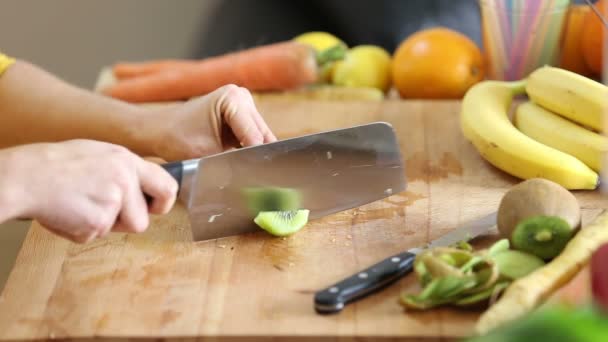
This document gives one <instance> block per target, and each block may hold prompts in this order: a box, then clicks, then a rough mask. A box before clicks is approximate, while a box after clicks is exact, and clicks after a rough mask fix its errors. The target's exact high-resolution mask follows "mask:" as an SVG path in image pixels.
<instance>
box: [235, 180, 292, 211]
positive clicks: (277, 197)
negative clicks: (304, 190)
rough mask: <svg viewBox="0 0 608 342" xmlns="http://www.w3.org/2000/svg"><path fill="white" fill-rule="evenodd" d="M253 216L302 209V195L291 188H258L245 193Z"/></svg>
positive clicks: (249, 189) (247, 190) (246, 190)
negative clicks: (267, 212)
mask: <svg viewBox="0 0 608 342" xmlns="http://www.w3.org/2000/svg"><path fill="white" fill-rule="evenodd" d="M243 193H244V195H245V199H246V203H247V207H248V208H249V210H250V212H251V214H252V215H253V216H256V215H257V214H258V213H260V212H263V211H293V210H298V209H300V205H301V203H300V202H301V196H300V193H299V192H298V191H297V190H295V189H291V188H281V187H257V188H247V189H245V190H244V191H243Z"/></svg>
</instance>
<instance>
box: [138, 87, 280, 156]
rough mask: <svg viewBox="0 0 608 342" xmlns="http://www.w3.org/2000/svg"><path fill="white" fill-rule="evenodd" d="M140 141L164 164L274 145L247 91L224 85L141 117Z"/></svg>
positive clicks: (272, 137) (271, 136)
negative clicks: (141, 137)
mask: <svg viewBox="0 0 608 342" xmlns="http://www.w3.org/2000/svg"><path fill="white" fill-rule="evenodd" d="M141 120H142V121H143V122H144V123H143V124H142V125H141V127H142V131H141V134H142V135H143V139H144V140H145V141H148V142H149V144H150V147H151V149H152V151H151V152H152V153H153V154H154V155H157V156H159V157H161V158H163V159H165V160H169V161H173V160H183V159H190V158H197V157H201V156H205V155H209V154H215V153H219V152H222V151H224V150H227V149H231V148H236V147H239V146H251V145H259V144H263V143H269V142H273V141H276V137H275V136H274V135H273V133H272V132H271V131H270V129H269V128H268V125H267V124H266V122H265V121H264V119H263V118H262V116H261V115H260V113H259V112H258V110H257V109H256V106H255V104H254V102H253V98H252V96H251V94H250V93H249V91H248V90H246V89H245V88H240V87H237V86H235V85H227V86H224V87H222V88H219V89H217V90H216V91H214V92H212V93H210V94H208V95H206V96H204V97H201V98H197V99H193V100H190V101H188V102H186V103H184V104H180V105H175V106H172V107H168V108H160V109H153V110H149V112H148V113H143V114H142V115H141Z"/></svg>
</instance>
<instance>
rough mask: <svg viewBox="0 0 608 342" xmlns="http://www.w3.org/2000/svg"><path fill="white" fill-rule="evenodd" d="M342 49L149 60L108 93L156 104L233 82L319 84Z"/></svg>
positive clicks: (273, 49) (295, 46) (287, 45)
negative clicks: (324, 69) (325, 67)
mask: <svg viewBox="0 0 608 342" xmlns="http://www.w3.org/2000/svg"><path fill="white" fill-rule="evenodd" d="M340 52H341V51H338V50H334V51H329V50H328V51H326V52H325V53H321V54H320V55H317V54H316V52H315V50H314V49H313V48H312V47H311V46H309V45H306V44H302V43H299V42H295V41H287V42H280V43H274V44H270V45H264V46H259V47H255V48H251V49H247V50H242V51H238V52H233V53H229V54H225V55H221V56H216V57H210V58H206V59H203V60H200V61H198V62H194V63H190V62H187V61H175V60H174V61H172V62H171V61H170V60H165V61H164V62H163V61H161V62H157V64H150V62H147V63H143V64H140V65H139V66H138V67H139V71H142V70H144V69H146V68H147V70H148V71H146V72H147V74H146V72H143V71H142V72H143V75H142V76H136V77H132V78H128V79H125V80H122V81H119V82H118V83H116V84H115V85H113V86H110V87H109V88H107V89H105V90H103V92H104V93H106V94H108V95H110V96H112V97H115V98H118V99H121V100H124V101H129V102H153V101H175V100H184V99H187V98H191V97H194V96H200V95H204V94H207V93H209V92H211V91H213V90H215V89H217V88H219V87H221V86H223V85H226V84H231V83H232V84H236V85H239V86H241V87H245V88H248V89H249V90H251V91H273V90H274V91H280V90H291V89H296V88H299V87H301V86H304V85H307V84H311V83H314V82H316V81H317V80H318V78H319V74H320V70H321V67H320V66H319V64H324V63H328V62H329V61H331V60H335V59H339V58H341V53H340ZM342 56H343V54H342ZM172 63H173V64H172ZM134 69H137V68H135V67H134V66H131V70H134Z"/></svg>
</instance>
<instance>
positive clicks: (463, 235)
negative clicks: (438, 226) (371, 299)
mask: <svg viewBox="0 0 608 342" xmlns="http://www.w3.org/2000/svg"><path fill="white" fill-rule="evenodd" d="M496 215H497V213H496V212H493V213H491V214H488V215H485V216H483V217H480V218H478V219H476V220H473V221H471V222H468V223H466V224H465V225H462V226H460V227H458V228H456V229H454V230H452V231H451V232H449V233H447V234H445V235H443V236H441V237H439V238H437V239H435V240H433V241H431V242H430V243H428V244H427V245H426V246H422V247H417V248H412V249H409V250H407V251H405V252H403V253H399V254H396V255H392V256H390V257H388V258H386V259H384V260H383V261H380V262H379V263H377V264H374V265H372V266H370V267H368V268H366V269H364V270H362V271H360V272H357V273H356V274H354V275H352V276H350V277H348V278H345V279H343V280H341V281H339V282H338V283H336V284H334V285H331V286H329V287H327V288H325V289H323V290H321V291H319V292H317V293H316V294H315V297H314V305H315V310H316V311H317V312H318V313H322V314H326V313H335V312H339V311H341V310H342V309H343V308H344V306H345V305H347V304H348V303H350V302H353V301H355V300H357V299H360V298H363V297H365V296H366V295H368V294H371V293H373V292H376V291H378V290H380V289H381V288H384V287H386V286H387V285H389V284H391V283H393V282H394V281H396V280H398V279H400V278H402V277H403V276H405V275H407V274H408V273H410V272H411V271H412V269H413V266H414V260H415V259H416V255H418V254H420V253H421V252H422V251H424V250H426V249H429V248H435V247H440V246H450V245H453V244H455V243H457V242H459V241H468V240H471V239H473V238H475V237H477V236H479V235H482V234H483V233H485V232H488V231H490V230H491V229H492V228H493V227H495V226H496Z"/></svg>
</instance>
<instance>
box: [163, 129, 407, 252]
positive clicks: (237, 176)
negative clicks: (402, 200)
mask: <svg viewBox="0 0 608 342" xmlns="http://www.w3.org/2000/svg"><path fill="white" fill-rule="evenodd" d="M163 167H164V168H165V169H166V170H167V171H168V172H169V173H170V174H171V175H172V176H173V177H174V178H175V179H177V180H178V183H179V184H180V194H179V197H180V200H181V201H182V202H183V203H184V204H185V206H186V208H187V210H188V215H189V219H190V223H191V227H192V232H193V238H194V240H195V241H200V240H208V239H215V238H220V237H226V236H233V235H237V234H242V233H248V232H253V231H257V230H259V229H260V228H258V227H256V226H255V224H254V223H253V218H254V217H255V214H254V213H252V212H251V210H249V208H248V203H246V199H245V196H243V191H244V190H246V189H250V188H277V187H278V188H287V189H292V190H295V191H296V192H297V193H298V194H299V196H300V198H301V200H300V203H301V205H300V208H301V209H308V210H310V214H309V218H310V219H316V218H319V217H323V216H326V215H329V214H333V213H336V212H339V211H343V210H347V209H351V208H355V207H358V206H361V205H364V204H367V203H370V202H374V201H376V200H379V199H382V198H385V197H388V196H390V195H392V194H396V193H399V192H402V191H404V190H405V189H406V180H405V168H404V162H403V160H402V158H401V152H400V149H399V144H398V141H397V138H396V136H395V133H394V131H393V129H392V127H391V125H390V124H388V123H385V122H375V123H370V124H365V125H360V126H355V127H350V128H344V129H338V130H332V131H326V132H321V133H316V134H310V135H305V136H301V137H297V138H291V139H286V140H281V141H277V142H274V143H269V144H264V145H258V146H252V147H246V148H241V149H237V150H232V151H227V152H223V153H220V154H216V155H212V156H208V157H204V158H200V159H193V160H187V161H180V162H175V163H170V164H165V165H163ZM294 209H298V208H294Z"/></svg>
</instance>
